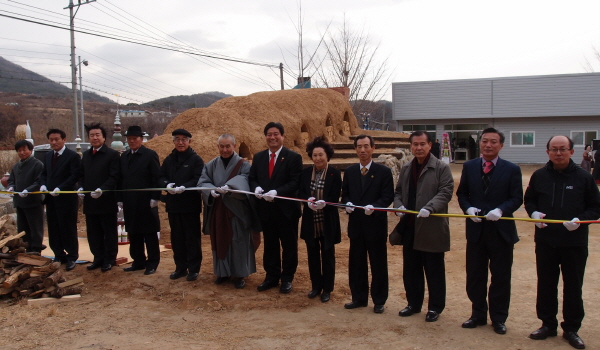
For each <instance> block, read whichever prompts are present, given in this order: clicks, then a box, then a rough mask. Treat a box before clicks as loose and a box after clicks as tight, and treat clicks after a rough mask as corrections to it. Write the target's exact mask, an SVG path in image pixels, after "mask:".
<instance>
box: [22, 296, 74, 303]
mask: <svg viewBox="0 0 600 350" xmlns="http://www.w3.org/2000/svg"><path fill="white" fill-rule="evenodd" d="M79 299H81V294H75V295H65V296H64V297H62V298H60V299H57V298H41V299H27V305H43V304H53V303H62V302H65V301H75V300H79Z"/></svg>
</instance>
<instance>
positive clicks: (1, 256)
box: [0, 247, 15, 259]
mask: <svg viewBox="0 0 600 350" xmlns="http://www.w3.org/2000/svg"><path fill="white" fill-rule="evenodd" d="M5 248H6V247H5ZM6 251H8V248H7V250H6ZM14 257H15V256H14V255H10V254H8V253H4V252H3V253H0V259H13V258H14Z"/></svg>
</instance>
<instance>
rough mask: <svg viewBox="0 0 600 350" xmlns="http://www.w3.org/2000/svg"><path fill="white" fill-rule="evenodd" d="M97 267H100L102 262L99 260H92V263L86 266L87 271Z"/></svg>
mask: <svg viewBox="0 0 600 350" xmlns="http://www.w3.org/2000/svg"><path fill="white" fill-rule="evenodd" d="M99 267H102V263H101V262H93V263H91V264H89V265H88V266H87V267H86V269H88V271H92V270H95V269H97V268H99Z"/></svg>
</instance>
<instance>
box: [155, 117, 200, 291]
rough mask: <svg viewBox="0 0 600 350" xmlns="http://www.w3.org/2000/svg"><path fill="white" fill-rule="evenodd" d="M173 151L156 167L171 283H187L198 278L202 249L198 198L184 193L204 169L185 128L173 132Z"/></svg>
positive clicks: (196, 194)
mask: <svg viewBox="0 0 600 350" xmlns="http://www.w3.org/2000/svg"><path fill="white" fill-rule="evenodd" d="M171 135H172V136H173V144H174V145H175V148H174V149H173V151H172V152H171V154H169V155H168V156H167V157H166V158H165V160H164V161H163V164H162V166H161V167H160V187H166V188H168V189H169V190H167V195H166V197H163V198H164V202H165V203H166V205H167V213H168V215H169V226H171V245H172V246H173V259H174V260H175V271H174V272H173V273H171V276H170V278H171V279H172V280H175V279H178V278H180V277H184V276H186V275H187V278H186V279H187V280H188V281H195V280H197V279H198V274H199V273H200V263H201V262H202V250H200V212H201V211H202V198H201V197H200V192H198V191H186V190H185V189H186V187H194V186H196V184H197V183H198V180H199V179H200V176H201V175H202V169H203V168H204V161H203V160H202V158H200V156H199V155H198V154H196V152H195V151H194V150H193V149H192V148H191V147H190V143H191V142H192V140H191V138H192V134H190V132H189V131H187V130H185V129H177V130H174V131H173V132H172V133H171Z"/></svg>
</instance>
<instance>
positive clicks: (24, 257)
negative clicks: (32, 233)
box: [16, 253, 52, 266]
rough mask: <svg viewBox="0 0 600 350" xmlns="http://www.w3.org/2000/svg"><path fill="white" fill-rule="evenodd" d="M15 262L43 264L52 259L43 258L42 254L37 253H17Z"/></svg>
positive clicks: (34, 264)
mask: <svg viewBox="0 0 600 350" xmlns="http://www.w3.org/2000/svg"><path fill="white" fill-rule="evenodd" d="M16 260H17V262H20V263H23V264H27V265H33V266H44V265H46V264H48V263H49V262H51V261H52V259H49V258H45V257H43V256H38V255H30V254H23V253H21V254H17V259H16Z"/></svg>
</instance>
